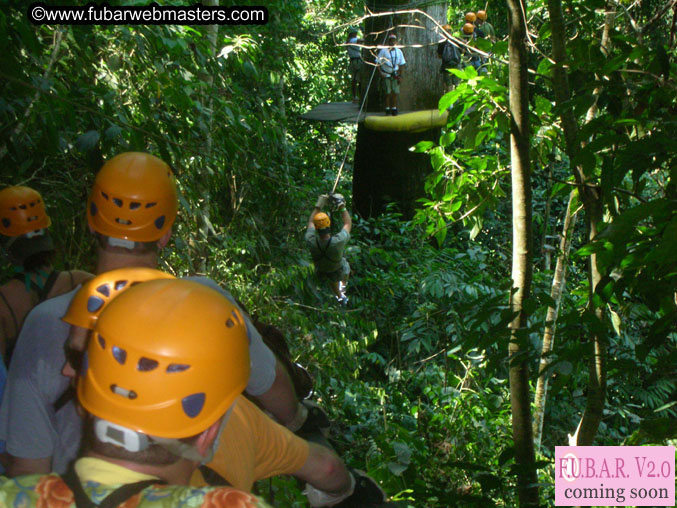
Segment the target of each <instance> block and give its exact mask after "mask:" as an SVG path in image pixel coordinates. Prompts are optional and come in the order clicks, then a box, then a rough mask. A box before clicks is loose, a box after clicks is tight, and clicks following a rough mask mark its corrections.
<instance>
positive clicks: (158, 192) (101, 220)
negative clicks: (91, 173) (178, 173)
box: [87, 152, 178, 242]
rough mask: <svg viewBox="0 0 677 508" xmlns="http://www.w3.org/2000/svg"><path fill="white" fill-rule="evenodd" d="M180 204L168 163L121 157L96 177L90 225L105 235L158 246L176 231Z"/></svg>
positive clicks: (138, 155)
mask: <svg viewBox="0 0 677 508" xmlns="http://www.w3.org/2000/svg"><path fill="white" fill-rule="evenodd" d="M177 202H178V195H177V191H176V183H175V182H174V177H173V175H172V170H171V169H170V167H169V166H168V165H167V164H166V163H164V162H163V161H162V160H160V159H158V158H157V157H155V156H153V155H150V154H148V153H142V152H126V153H121V154H119V155H116V156H115V157H113V158H112V159H110V160H109V161H108V162H106V163H105V164H104V165H103V166H102V168H101V169H100V170H99V173H98V174H97V175H96V179H95V180H94V186H93V187H92V192H91V194H90V195H89V202H88V203H87V222H89V225H90V226H91V228H92V229H93V230H94V231H96V232H98V233H101V234H102V235H106V236H110V237H113V238H122V239H125V240H130V241H133V242H154V241H156V240H159V239H160V238H162V236H163V235H164V234H165V233H166V232H167V231H168V230H169V228H171V227H172V224H173V223H174V220H175V219H176V211H177Z"/></svg>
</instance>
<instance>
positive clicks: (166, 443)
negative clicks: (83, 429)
mask: <svg viewBox="0 0 677 508" xmlns="http://www.w3.org/2000/svg"><path fill="white" fill-rule="evenodd" d="M234 406H235V404H233V405H232V406H230V408H229V409H228V411H226V414H225V415H224V416H223V418H222V420H221V424H220V425H219V431H218V433H217V435H216V439H214V442H213V443H212V446H211V447H210V448H209V451H208V453H207V456H204V455H202V454H201V453H200V452H198V451H197V448H195V445H192V444H189V443H186V442H184V441H181V440H180V439H173V438H166V437H157V436H148V435H146V434H143V433H141V432H136V431H134V430H132V429H128V428H127V427H123V426H122V425H118V424H117V423H113V422H109V421H108V420H104V419H102V418H97V417H95V418H94V434H95V435H96V437H97V439H98V440H99V441H101V442H102V443H111V444H114V445H116V446H119V447H120V448H124V449H125V450H127V451H128V452H132V453H136V452H140V451H143V450H145V449H146V448H148V447H149V446H150V445H151V444H157V445H158V446H161V447H162V448H164V449H165V450H167V451H168V452H170V453H172V454H173V455H176V456H177V457H181V458H183V459H188V460H192V461H195V462H199V463H201V464H208V463H209V462H211V461H212V459H213V458H214V453H215V452H216V450H217V448H218V446H219V439H220V438H221V433H222V432H223V429H224V428H225V427H226V423H227V422H228V418H229V417H230V415H231V413H232V411H233V407H234Z"/></svg>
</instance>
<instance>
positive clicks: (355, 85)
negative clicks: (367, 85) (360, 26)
mask: <svg viewBox="0 0 677 508" xmlns="http://www.w3.org/2000/svg"><path fill="white" fill-rule="evenodd" d="M361 42H362V41H361V40H360V39H358V37H357V30H356V29H355V28H351V29H350V31H349V32H348V39H347V40H346V43H347V44H348V46H346V52H347V53H348V59H349V62H348V68H349V70H350V78H351V85H352V91H353V103H354V104H358V103H359V102H360V93H359V92H360V71H361V70H362V51H361V50H360V47H359V46H358V45H357V44H359V43H361Z"/></svg>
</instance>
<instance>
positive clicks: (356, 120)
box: [329, 15, 393, 195]
mask: <svg viewBox="0 0 677 508" xmlns="http://www.w3.org/2000/svg"><path fill="white" fill-rule="evenodd" d="M392 28H393V18H392V15H391V16H390V27H389V28H388V29H387V30H385V31H384V33H383V42H382V45H385V43H386V40H387V38H388V32H389V31H390V30H392ZM377 58H378V53H377ZM377 68H378V62H376V65H374V69H373V70H372V71H371V77H370V78H369V83H368V84H367V89H366V90H365V91H364V97H362V104H361V105H360V110H359V112H358V113H357V117H356V118H355V125H357V124H359V123H360V117H361V116H362V110H363V109H364V105H365V104H366V103H367V97H368V96H369V89H370V88H371V84H372V82H373V81H374V75H375V74H376V69H377ZM352 144H353V139H352V138H351V139H350V141H349V142H348V146H347V147H346V151H345V153H344V154H343V161H341V166H340V167H339V171H338V174H337V175H336V180H334V186H333V187H332V188H331V192H330V193H329V194H330V195H331V194H334V191H335V190H336V187H337V186H338V182H339V179H340V178H341V173H342V172H343V168H344V166H345V164H346V159H347V158H348V151H349V150H350V147H351V146H352Z"/></svg>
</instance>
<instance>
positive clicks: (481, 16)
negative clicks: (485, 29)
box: [476, 11, 487, 21]
mask: <svg viewBox="0 0 677 508" xmlns="http://www.w3.org/2000/svg"><path fill="white" fill-rule="evenodd" d="M476 16H477V18H478V19H481V20H482V21H486V20H487V11H477V13H476Z"/></svg>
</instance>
